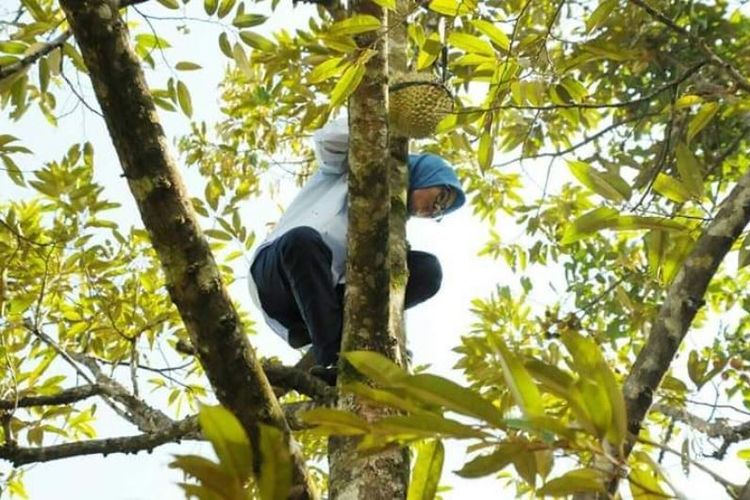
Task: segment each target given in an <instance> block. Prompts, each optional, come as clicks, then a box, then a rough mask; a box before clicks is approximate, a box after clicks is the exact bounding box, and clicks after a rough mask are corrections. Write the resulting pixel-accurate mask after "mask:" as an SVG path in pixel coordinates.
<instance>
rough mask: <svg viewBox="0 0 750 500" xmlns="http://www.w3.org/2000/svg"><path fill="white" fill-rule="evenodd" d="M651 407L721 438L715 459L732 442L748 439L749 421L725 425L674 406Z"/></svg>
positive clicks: (660, 405)
mask: <svg viewBox="0 0 750 500" xmlns="http://www.w3.org/2000/svg"><path fill="white" fill-rule="evenodd" d="M652 409H653V410H655V411H658V412H659V413H662V414H664V415H666V416H668V417H671V418H673V419H675V420H679V421H680V422H683V423H685V424H687V425H689V426H690V427H692V428H693V429H695V430H697V431H698V432H701V433H703V434H705V435H706V436H708V437H710V438H714V437H719V438H722V439H723V440H724V443H723V444H722V445H721V447H720V448H719V450H717V451H716V452H714V453H713V455H712V456H713V457H714V458H716V459H717V460H721V459H722V458H724V455H725V454H726V452H727V450H728V449H729V447H730V446H731V445H732V444H734V443H738V442H740V441H744V440H745V439H750V422H745V423H744V424H740V425H735V426H731V425H727V424H725V423H723V422H709V421H707V420H703V419H702V418H700V417H697V416H695V415H693V414H691V413H690V412H688V411H687V410H686V409H683V408H675V407H673V406H669V405H666V404H662V403H656V404H655V405H654V406H653V408H652Z"/></svg>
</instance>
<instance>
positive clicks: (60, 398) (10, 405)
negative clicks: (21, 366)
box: [0, 385, 102, 410]
mask: <svg viewBox="0 0 750 500" xmlns="http://www.w3.org/2000/svg"><path fill="white" fill-rule="evenodd" d="M101 392H102V391H101V388H99V387H98V386H97V385H79V386H78V387H72V388H70V389H65V390H63V391H61V392H58V393H57V394H50V395H48V396H25V397H22V398H18V401H16V400H15V399H13V400H7V399H6V400H0V410H13V409H15V408H26V407H29V406H51V405H64V404H69V403H75V402H77V401H82V400H84V399H87V398H90V397H92V396H96V395H98V394H101Z"/></svg>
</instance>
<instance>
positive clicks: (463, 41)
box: [448, 31, 495, 57]
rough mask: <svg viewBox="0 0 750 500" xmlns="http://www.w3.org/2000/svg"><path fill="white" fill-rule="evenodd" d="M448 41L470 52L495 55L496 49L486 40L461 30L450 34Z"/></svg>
mask: <svg viewBox="0 0 750 500" xmlns="http://www.w3.org/2000/svg"><path fill="white" fill-rule="evenodd" d="M448 43H449V44H451V45H453V46H454V47H456V48H458V49H461V50H463V51H466V52H468V53H470V54H481V55H485V56H493V57H494V56H495V49H494V48H493V47H492V45H490V44H489V43H488V42H487V41H486V40H482V39H481V38H479V37H477V36H475V35H470V34H468V33H462V32H460V31H454V32H453V33H451V34H450V35H448Z"/></svg>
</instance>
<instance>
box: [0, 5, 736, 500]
mask: <svg viewBox="0 0 750 500" xmlns="http://www.w3.org/2000/svg"><path fill="white" fill-rule="evenodd" d="M152 3H154V4H155V2H152ZM201 5H202V2H200V1H198V0H195V1H194V2H191V4H189V5H188V11H189V15H191V16H195V17H199V18H205V14H204V13H203V10H202V7H201ZM265 5H266V6H267V3H266V4H265ZM257 9H258V7H256V6H255V5H253V4H250V7H249V8H248V11H249V12H258V10H257ZM141 10H142V11H143V12H153V13H154V14H155V15H157V16H170V15H174V14H171V12H174V11H167V10H165V9H163V8H160V7H158V5H157V6H156V8H155V7H154V6H143V7H141ZM311 11H312V9H310V8H309V7H307V8H298V9H297V10H295V11H294V12H291V6H290V2H287V1H283V2H281V4H280V6H279V9H278V11H277V12H276V14H274V15H273V16H272V17H271V19H270V20H269V21H268V22H267V23H266V24H265V25H264V26H262V27H258V28H253V29H254V30H255V31H258V32H261V33H269V32H271V31H273V30H275V29H278V28H279V27H282V26H283V27H285V28H287V29H293V25H294V24H297V23H299V24H300V25H305V24H306V18H307V16H306V15H303V12H311ZM131 19H132V20H137V21H138V22H139V23H140V22H141V18H140V17H139V16H138V15H136V14H135V13H133V14H132V15H131ZM178 24H179V23H177V22H173V21H154V26H155V28H156V31H157V32H158V33H159V34H160V35H161V36H163V37H164V38H166V39H168V40H169V41H170V43H171V45H172V47H173V48H172V49H169V50H167V51H166V57H167V59H168V61H169V63H170V64H172V65H174V64H175V63H177V62H178V61H183V60H190V61H193V62H197V63H199V64H201V65H202V66H203V68H204V69H203V70H201V71H197V72H179V73H178V74H179V77H180V78H181V79H183V80H184V81H186V82H187V83H188V86H189V87H190V90H191V93H192V100H193V107H194V119H195V120H196V121H201V120H205V121H207V122H208V123H209V124H211V123H213V122H215V121H217V120H218V119H220V115H219V101H218V92H217V91H216V85H217V84H218V82H219V81H220V79H221V77H222V75H223V65H224V64H225V61H226V59H225V58H224V56H223V55H221V54H220V52H219V50H218V46H217V42H216V39H217V37H218V34H219V33H220V27H218V26H216V25H215V24H211V23H200V22H191V23H189V26H190V30H191V33H190V34H189V35H187V36H183V35H181V34H177V33H176V32H175V31H174V28H175V27H176V26H177V25H178ZM145 29H147V27H146V28H145ZM155 60H156V62H157V65H159V69H158V71H157V72H156V74H154V73H150V74H149V82H150V84H151V85H152V86H156V87H164V86H165V84H166V80H167V78H168V77H169V76H170V73H169V72H168V70H166V69H165V68H164V63H163V61H162V59H161V57H160V56H159V55H155ZM32 74H33V73H32ZM82 80H83V79H82ZM83 88H84V89H85V96H86V99H87V100H88V102H89V103H90V104H92V105H94V106H96V103H95V99H94V97H93V93H92V92H91V91H90V90H89V89H90V85H89V84H88V82H85V81H83ZM59 95H61V96H62V95H64V93H62V94H59ZM74 102H75V97H74V96H72V95H70V94H68V98H67V99H63V98H61V99H59V105H58V113H60V112H62V111H65V110H69V109H70V108H71V107H72V106H73V104H74ZM3 118H4V119H3V121H2V122H0V133H12V134H13V135H16V136H18V137H20V138H21V139H22V141H24V142H25V143H26V145H28V146H29V147H30V148H31V149H33V150H34V152H35V153H36V156H35V157H33V158H25V159H21V158H19V164H20V165H21V168H23V169H26V170H32V169H34V168H38V167H40V166H41V165H42V164H43V162H45V161H50V160H55V159H59V158H60V157H61V156H62V154H63V153H64V152H65V151H66V150H67V148H68V147H69V146H70V145H71V144H73V143H76V142H83V141H87V140H88V141H91V142H92V143H93V144H94V146H95V168H96V174H95V175H96V179H97V180H98V181H99V182H101V183H102V184H103V185H105V186H106V191H105V196H107V197H109V198H110V199H112V200H115V201H118V202H120V203H122V205H123V209H121V210H118V214H117V215H116V216H115V218H116V219H117V220H118V222H120V223H122V224H123V226H125V227H127V226H129V225H131V224H134V225H136V226H141V222H140V220H139V219H137V218H136V217H133V216H132V214H137V210H136V208H135V206H134V203H133V201H132V198H131V195H130V192H129V191H128V190H127V189H126V185H125V182H124V181H123V179H122V178H120V177H119V174H120V172H121V169H120V166H119V163H118V161H117V158H116V155H115V153H114V150H113V148H112V146H111V142H110V140H109V137H108V135H107V133H106V127H105V126H104V123H103V121H102V120H101V119H100V118H99V117H98V116H96V115H94V114H92V113H90V112H88V111H85V110H84V109H83V108H82V107H79V109H78V110H76V112H74V113H73V114H72V115H70V116H69V117H67V118H65V119H63V120H61V125H60V127H59V128H58V129H53V128H51V127H45V126H44V125H42V126H40V125H39V124H40V123H42V122H43V119H42V118H41V116H40V114H39V113H38V112H36V111H30V112H29V113H27V115H26V116H25V117H24V119H23V120H22V121H21V122H19V123H11V122H9V121H8V120H7V117H3ZM161 118H162V123H163V125H164V126H165V130H166V131H167V134H168V136H169V137H172V138H175V137H179V136H180V135H183V134H184V133H186V132H187V131H188V127H187V124H186V120H185V119H184V117H183V116H181V115H176V114H174V113H166V112H161ZM41 144H44V147H43V148H42V147H41ZM174 151H175V148H173V152H174ZM545 166H546V165H533V164H528V165H527V167H529V169H530V170H532V171H535V172H536V173H535V174H534V175H536V176H538V179H539V181H538V182H539V183H542V182H543V176H544V172H543V170H544V168H545ZM534 167H538V168H534ZM563 169H564V167H563V165H562V163H558V165H557V168H556V172H555V176H556V177H557V179H553V182H552V183H551V185H553V186H554V185H559V184H560V182H557V181H561V180H562V179H563V178H565V177H567V174H566V172H565V171H563ZM181 171H182V172H183V174H184V175H185V176H186V180H187V184H188V189H189V190H190V191H191V192H193V193H201V192H202V190H203V185H204V184H203V182H202V180H200V179H199V178H198V176H197V175H195V171H194V169H191V170H188V169H187V168H182V169H181ZM274 175H276V174H274ZM279 175H281V174H279ZM283 175H286V174H283ZM14 191H16V190H15V189H14V186H13V185H12V184H11V183H10V181H9V180H8V179H7V177H5V176H4V175H0V192H2V193H9V192H10V193H13V192H14ZM295 192H296V189H295V188H293V187H292V188H289V186H287V188H286V189H285V190H284V191H282V193H281V199H282V201H283V202H284V203H286V202H288V201H289V200H290V199H291V197H292V196H293V195H294V193H295ZM242 215H243V221H244V222H245V224H247V225H248V227H249V228H252V229H255V230H256V233H257V241H258V242H259V241H261V240H262V238H263V235H264V227H265V223H266V222H269V221H273V220H275V219H277V217H278V210H277V208H276V207H275V204H273V203H270V202H269V201H268V200H253V201H251V202H248V203H245V204H244V205H243V207H242ZM496 229H497V230H498V231H499V232H500V233H501V234H502V235H503V239H504V240H505V241H510V240H513V239H514V238H515V237H517V236H518V235H520V234H521V229H520V228H518V227H516V226H514V225H512V223H511V222H508V221H503V222H502V223H501V224H499V225H498V227H497V228H496ZM487 234H488V228H487V226H486V225H485V224H482V223H480V222H479V221H478V220H477V219H476V218H474V217H472V216H471V209H470V208H465V209H462V210H460V211H459V212H457V213H455V214H452V215H451V216H448V217H447V218H446V219H444V220H443V221H442V222H441V223H440V224H435V223H434V222H432V221H420V220H415V221H412V222H410V224H409V240H410V242H411V243H412V246H413V248H415V249H421V250H426V251H430V252H432V253H434V254H436V255H437V256H438V258H439V259H440V261H441V263H442V266H443V271H444V279H443V289H442V290H441V291H440V293H439V294H438V295H437V296H436V297H434V298H433V299H432V300H430V301H428V302H427V303H425V304H422V305H420V306H418V307H417V308H415V309H413V310H411V311H409V312H408V313H407V321H408V323H407V325H408V332H409V334H408V335H409V345H410V348H411V350H412V351H413V353H414V364H415V365H418V364H423V363H430V364H431V365H432V370H431V371H432V372H433V373H437V374H440V375H444V376H448V377H450V378H452V379H454V380H457V381H461V380H462V379H461V376H460V374H459V373H458V372H456V371H453V370H452V369H451V367H452V366H453V365H454V364H455V362H456V361H457V359H458V357H457V355H455V353H453V352H452V351H451V349H452V348H453V347H455V346H457V345H458V344H459V341H460V339H459V337H460V335H462V334H464V333H466V332H468V331H469V329H470V324H471V323H472V321H473V317H472V315H471V314H470V313H469V303H470V301H471V300H472V299H473V298H476V297H486V296H488V295H489V294H490V292H491V291H493V290H494V289H495V286H496V285H498V284H500V285H506V284H510V285H512V286H513V287H518V283H517V282H516V280H515V278H513V277H512V275H511V274H510V273H509V271H508V270H507V268H506V267H505V265H504V264H502V263H501V262H495V261H492V260H490V259H488V258H479V257H477V256H476V254H477V252H478V250H479V249H480V248H481V247H482V246H483V245H484V243H485V241H486V239H487ZM245 275H246V273H245V274H243V275H242V276H245ZM556 276H557V277H556ZM559 276H560V273H559V270H555V269H548V270H545V271H544V273H540V274H539V280H537V281H536V282H535V284H536V286H537V288H536V289H535V293H536V294H538V297H539V300H544V301H545V302H552V301H554V300H555V296H554V293H553V292H552V291H551V290H550V289H549V288H548V287H546V286H545V284H546V282H547V281H548V280H556V279H559ZM558 289H562V288H558ZM231 294H232V297H233V298H234V299H236V300H239V301H240V302H241V303H243V304H244V305H245V306H246V307H247V308H248V309H250V310H251V312H252V313H253V315H254V318H256V320H257V321H258V325H257V328H258V331H259V334H258V335H256V336H254V337H252V338H251V342H252V343H253V345H254V346H255V347H256V349H257V350H258V351H259V352H260V353H261V354H262V355H277V356H279V357H281V358H282V360H284V361H285V362H286V363H289V364H291V363H294V362H295V361H296V360H297V358H298V354H297V353H296V352H295V351H293V350H292V349H290V348H289V347H288V346H286V344H285V343H284V342H283V341H281V340H280V339H279V338H277V337H276V336H275V335H274V334H273V333H271V332H270V330H269V329H268V328H267V327H266V326H265V325H264V324H262V320H261V319H260V315H259V314H258V313H257V311H255V309H254V308H253V306H252V305H251V301H250V300H249V296H248V293H247V290H246V283H245V282H244V281H243V280H239V281H238V282H237V283H235V284H234V285H233V286H232V287H231ZM154 364H155V365H161V364H160V363H158V362H156V361H155V362H154ZM98 408H99V410H98V415H99V416H100V420H99V421H98V423H97V429H98V430H99V432H100V435H101V436H102V437H103V436H118V435H124V434H127V433H132V432H134V429H133V428H132V427H131V426H130V425H129V424H125V423H122V421H121V420H119V418H115V417H112V416H111V413H110V412H108V411H107V409H106V407H105V406H104V405H103V404H101V403H100V404H99V405H98ZM107 415H109V416H107ZM463 450H464V445H463V444H461V443H458V444H450V443H449V444H448V447H447V457H446V464H445V467H444V474H443V484H449V485H451V486H453V490H452V492H449V493H445V494H444V495H443V496H444V498H447V499H456V500H458V499H465V498H477V499H484V498H512V497H513V493H512V491H509V490H503V489H502V487H501V484H502V481H498V480H496V479H494V478H491V477H489V478H484V479H476V480H463V479H461V478H459V477H458V476H455V475H453V474H451V473H450V471H452V470H456V469H459V468H460V467H461V466H462V465H463V463H464V462H465V455H464V451H463ZM175 453H179V454H190V453H203V454H207V453H210V451H209V448H208V446H207V445H205V444H201V443H195V442H188V443H183V444H181V445H168V446H163V447H160V448H158V449H157V450H155V451H154V452H153V453H152V454H147V453H140V454H138V455H136V456H134V455H121V454H116V455H112V456H109V457H106V458H103V457H101V456H93V457H81V458H73V459H67V460H61V461H56V462H51V463H46V464H39V465H35V466H31V467H28V468H27V471H28V472H27V474H26V486H27V489H28V491H29V493H30V495H31V498H32V499H33V500H47V499H50V500H52V499H60V498H76V499H80V500H89V499H91V500H94V499H96V500H99V499H102V498H106V499H112V500H126V499H144V500H145V499H157V498H158V499H181V498H183V495H182V493H181V490H180V489H179V488H178V487H177V486H176V484H175V483H176V482H178V481H180V480H182V478H181V475H180V474H179V473H177V472H175V471H173V470H171V469H169V468H167V464H168V463H169V462H170V460H171V458H172V455H173V454H175ZM666 463H667V464H668V465H667V467H666V468H667V469H668V470H672V469H674V470H675V471H679V462H678V461H671V462H666ZM735 463H736V461H735ZM707 465H708V466H709V467H712V468H713V469H714V470H720V469H721V471H722V473H724V474H727V475H729V472H732V473H733V475H734V476H735V477H734V480H735V481H737V482H741V481H744V478H745V476H746V472H745V469H744V467H743V466H741V465H739V464H737V465H738V466H737V467H734V468H732V469H733V470H732V471H728V470H727V467H726V466H725V465H722V467H719V464H718V463H715V462H713V461H711V462H709V463H708V464H707ZM0 470H2V471H7V465H6V464H1V465H0ZM677 475H680V476H681V474H679V473H678V474H677ZM676 485H677V486H678V487H679V488H680V489H682V490H683V491H685V492H689V493H688V494H687V496H686V498H709V497H710V498H721V497H722V492H721V490H719V491H718V492H717V490H716V489H715V488H714V487H713V482H712V481H711V480H710V479H707V478H705V477H702V476H700V475H699V474H697V473H696V472H695V471H694V472H693V473H692V475H691V480H690V481H677V482H676ZM698 485H700V486H698ZM696 487H697V489H696ZM704 487H705V489H704ZM503 491H505V492H503ZM709 492H711V493H709Z"/></svg>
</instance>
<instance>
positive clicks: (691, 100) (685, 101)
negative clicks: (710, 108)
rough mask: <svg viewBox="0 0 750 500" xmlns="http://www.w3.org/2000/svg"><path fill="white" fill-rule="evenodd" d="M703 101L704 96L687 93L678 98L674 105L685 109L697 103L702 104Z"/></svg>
mask: <svg viewBox="0 0 750 500" xmlns="http://www.w3.org/2000/svg"><path fill="white" fill-rule="evenodd" d="M702 102H703V98H702V97H701V96H697V95H690V94H687V95H683V96H681V97H680V98H679V99H677V101H676V102H675V103H674V106H675V108H676V109H684V108H689V107H690V106H694V105H696V104H700V103H702Z"/></svg>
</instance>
